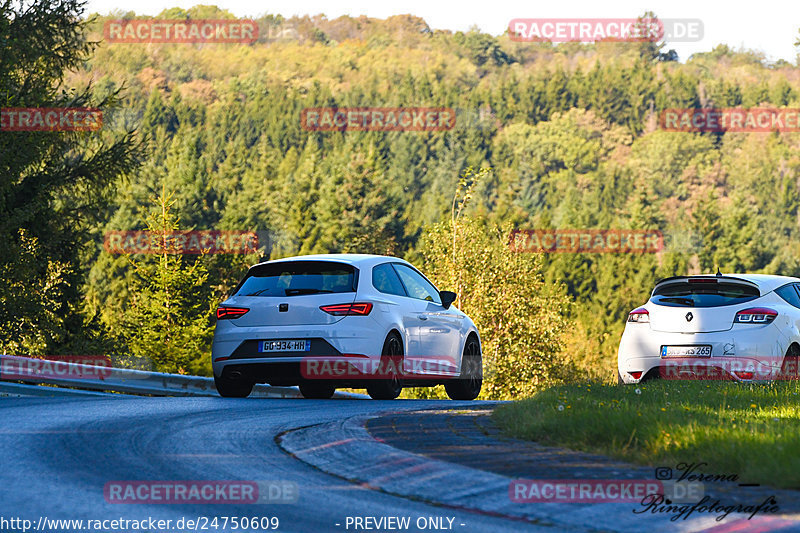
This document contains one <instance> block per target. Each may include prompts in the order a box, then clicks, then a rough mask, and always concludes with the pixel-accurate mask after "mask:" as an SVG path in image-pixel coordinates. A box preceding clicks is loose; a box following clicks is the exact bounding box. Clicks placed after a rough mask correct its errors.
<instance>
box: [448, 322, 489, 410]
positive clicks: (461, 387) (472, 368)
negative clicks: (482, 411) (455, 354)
mask: <svg viewBox="0 0 800 533" xmlns="http://www.w3.org/2000/svg"><path fill="white" fill-rule="evenodd" d="M482 386H483V356H482V355H481V345H480V343H478V339H476V338H475V337H470V338H468V339H467V344H466V345H465V346H464V355H463V356H462V358H461V376H459V378H458V379H454V380H451V381H449V382H448V383H445V385H444V390H445V391H447V395H448V396H449V397H450V399H451V400H474V399H475V398H477V397H478V395H479V394H480V393H481V387H482Z"/></svg>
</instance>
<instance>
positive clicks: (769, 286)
mask: <svg viewBox="0 0 800 533" xmlns="http://www.w3.org/2000/svg"><path fill="white" fill-rule="evenodd" d="M718 277H719V278H720V279H732V278H733V279H739V280H744V281H749V282H750V283H753V284H754V285H756V286H757V287H758V290H759V292H760V293H761V295H762V296H763V295H764V294H767V293H768V292H771V291H774V290H775V289H777V288H779V287H782V286H783V285H786V284H787V283H800V278H794V277H790V276H778V275H774V274H723V275H722V276H721V277H720V276H717V275H715V274H698V275H696V276H674V277H671V278H665V279H662V280H659V281H658V283H656V286H658V285H660V284H662V283H664V282H666V281H676V280H680V279H688V278H718Z"/></svg>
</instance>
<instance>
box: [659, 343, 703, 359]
mask: <svg viewBox="0 0 800 533" xmlns="http://www.w3.org/2000/svg"><path fill="white" fill-rule="evenodd" d="M661 357H711V346H709V345H707V344H702V345H699V346H662V347H661Z"/></svg>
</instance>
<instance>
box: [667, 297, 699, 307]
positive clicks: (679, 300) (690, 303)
mask: <svg viewBox="0 0 800 533" xmlns="http://www.w3.org/2000/svg"><path fill="white" fill-rule="evenodd" d="M661 301H662V302H670V303H676V304H683V305H686V306H688V307H694V300H692V299H691V298H678V297H671V298H670V297H666V296H662V297H661Z"/></svg>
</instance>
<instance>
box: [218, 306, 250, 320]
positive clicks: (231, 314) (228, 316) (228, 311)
mask: <svg viewBox="0 0 800 533" xmlns="http://www.w3.org/2000/svg"><path fill="white" fill-rule="evenodd" d="M249 310H250V309H249V308H247V307H225V306H222V305H220V306H219V307H217V320H232V319H234V318H239V317H240V316H242V315H244V314H245V313H247V312H248V311H249Z"/></svg>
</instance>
